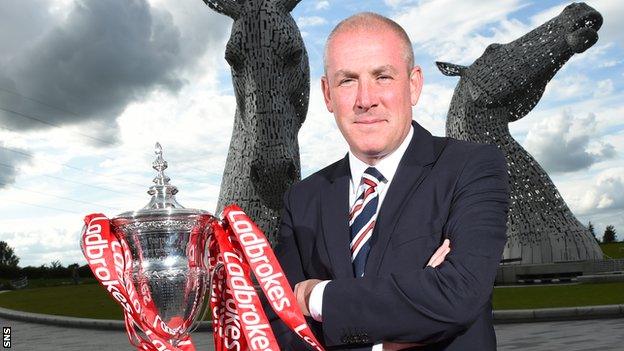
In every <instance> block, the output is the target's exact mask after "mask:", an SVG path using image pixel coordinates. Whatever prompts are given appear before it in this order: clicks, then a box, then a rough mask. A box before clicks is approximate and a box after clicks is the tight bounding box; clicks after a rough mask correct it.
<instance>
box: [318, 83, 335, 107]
mask: <svg viewBox="0 0 624 351" xmlns="http://www.w3.org/2000/svg"><path fill="white" fill-rule="evenodd" d="M321 90H322V91H323V100H325V106H326V107H327V111H329V112H330V113H334V109H333V108H332V102H331V93H330V91H329V80H328V79H327V77H326V76H322V77H321Z"/></svg>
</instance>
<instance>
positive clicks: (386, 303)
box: [273, 13, 509, 351]
mask: <svg viewBox="0 0 624 351" xmlns="http://www.w3.org/2000/svg"><path fill="white" fill-rule="evenodd" d="M422 85H423V77H422V72H421V69H420V68H419V67H418V66H416V65H414V54H413V51H412V45H411V43H410V40H409V37H408V36H407V34H406V33H405V31H404V30H403V28H401V27H400V26H399V25H398V24H396V23H395V22H394V21H392V20H390V19H388V18H386V17H383V16H380V15H377V14H374V13H361V14H357V15H354V16H352V17H349V18H347V19H345V20H344V21H342V22H340V23H339V24H338V25H337V26H336V28H335V29H334V30H333V31H332V32H331V34H330V36H329V38H328V41H327V45H326V49H325V75H324V76H323V77H322V78H321V87H322V90H323V97H324V100H325V105H326V106H327V110H328V111H329V112H330V113H333V115H334V118H335V120H336V125H337V126H338V129H339V130H340V132H341V133H342V135H343V136H344V138H345V140H346V141H347V143H348V145H349V152H348V154H347V155H345V157H344V158H343V159H341V160H339V161H337V162H335V163H333V164H331V165H330V166H328V167H326V168H324V169H322V170H320V171H318V172H316V173H314V174H313V175H311V176H310V177H308V178H306V179H304V180H302V181H301V182H299V183H297V184H295V185H293V186H292V188H291V189H290V190H289V191H288V192H287V193H286V195H285V197H284V208H285V209H284V212H283V215H282V227H281V233H280V234H281V235H280V239H279V243H278V246H277V248H276V253H277V256H278V259H279V260H280V262H281V264H282V266H283V268H284V271H285V273H286V275H287V277H288V278H289V281H290V283H291V285H292V286H295V294H296V295H297V298H298V302H299V307H300V308H301V309H302V310H303V311H304V314H306V315H308V316H310V317H311V318H312V319H313V321H311V323H312V327H313V329H314V330H315V332H316V334H317V335H318V337H319V338H320V339H321V340H322V342H323V343H324V344H325V345H326V346H327V347H328V348H330V349H332V350H334V349H335V350H343V349H344V350H371V349H373V350H382V349H384V350H400V349H414V350H420V349H426V350H462V351H465V350H481V351H482V350H494V349H496V337H495V334H494V329H493V326H492V305H491V293H492V287H493V283H494V277H495V275H496V269H497V267H498V264H499V261H500V258H501V255H502V250H503V246H504V244H505V240H506V234H505V233H506V221H507V211H508V201H509V190H508V178H507V169H506V163H505V158H504V156H503V154H502V153H501V152H500V151H499V150H498V149H497V147H495V146H493V145H483V144H476V143H470V142H465V141H458V140H454V139H451V138H442V137H434V136H432V135H431V134H430V133H429V132H428V131H427V130H425V129H424V128H423V127H421V126H420V125H419V124H418V123H416V122H415V121H413V120H412V107H413V106H414V105H415V104H416V103H417V102H418V98H419V96H420V92H421V88H422ZM449 241H450V244H449ZM273 326H274V329H275V330H276V334H277V335H278V338H279V340H280V343H281V345H282V347H283V348H284V349H287V350H300V349H305V346H304V345H303V344H301V343H300V342H299V341H298V338H297V337H296V336H295V335H294V334H293V333H290V332H288V331H285V329H284V328H283V325H281V323H280V322H279V321H276V322H274V323H273Z"/></svg>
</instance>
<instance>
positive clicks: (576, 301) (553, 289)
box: [493, 283, 624, 310]
mask: <svg viewBox="0 0 624 351" xmlns="http://www.w3.org/2000/svg"><path fill="white" fill-rule="evenodd" d="M623 292H624V283H598V284H571V285H550V286H527V287H509V288H506V287H496V288H495V289H494V297H493V304H494V309H495V310H511V309H527V308H528V309H532V308H549V307H573V306H593V305H612V304H622V303H624V293H623Z"/></svg>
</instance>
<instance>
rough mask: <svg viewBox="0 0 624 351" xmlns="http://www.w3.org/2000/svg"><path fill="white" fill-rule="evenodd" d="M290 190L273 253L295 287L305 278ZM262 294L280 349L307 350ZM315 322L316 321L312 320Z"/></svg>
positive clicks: (292, 286)
mask: <svg viewBox="0 0 624 351" xmlns="http://www.w3.org/2000/svg"><path fill="white" fill-rule="evenodd" d="M290 196H291V191H290V190H288V191H287V192H286V193H285V195H284V209H283V210H282V223H281V227H280V234H279V238H278V243H277V246H276V247H275V255H276V257H277V259H278V261H279V263H280V265H281V266H282V269H283V270H284V274H285V275H286V278H287V279H288V283H289V284H290V287H291V288H293V290H294V287H295V284H296V283H298V282H300V281H303V280H305V276H304V273H303V268H302V266H301V258H300V254H299V249H298V245H297V241H296V237H295V235H294V230H293V224H292V214H291V206H290ZM261 295H262V303H263V305H264V310H265V312H266V314H267V317H268V318H269V320H270V322H271V329H272V330H273V333H274V334H275V337H276V338H277V341H278V343H279V344H280V348H281V349H282V350H308V349H309V348H308V345H307V344H306V343H305V342H303V341H302V340H301V339H300V338H299V336H297V335H296V334H295V333H294V332H293V331H291V330H290V329H289V328H288V326H286V324H284V322H282V320H281V319H279V317H278V316H277V314H276V313H275V312H274V311H273V309H272V307H271V306H270V304H269V303H268V301H267V299H266V297H265V296H264V294H261ZM311 321H312V320H311V319H307V322H308V325H310V326H311V327H312V328H314V326H313V325H312V323H311ZM314 323H316V322H314ZM314 331H315V334H317V335H318V334H319V333H318V330H314Z"/></svg>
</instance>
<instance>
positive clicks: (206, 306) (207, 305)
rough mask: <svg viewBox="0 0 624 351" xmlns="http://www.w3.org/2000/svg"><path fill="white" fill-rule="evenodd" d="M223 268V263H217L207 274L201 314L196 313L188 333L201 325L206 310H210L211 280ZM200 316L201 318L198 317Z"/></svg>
mask: <svg viewBox="0 0 624 351" xmlns="http://www.w3.org/2000/svg"><path fill="white" fill-rule="evenodd" d="M224 267H225V265H224V264H223V262H219V263H217V264H216V265H215V267H214V269H213V270H212V272H209V273H208V292H209V294H208V296H206V297H205V300H204V301H205V302H204V306H203V310H204V311H203V312H201V313H198V314H197V315H196V317H195V319H194V320H193V323H192V324H191V328H190V329H189V331H188V333H189V334H190V333H192V332H194V331H195V330H196V329H197V328H198V327H199V324H200V323H201V321H203V320H204V318H206V313H208V310H210V299H211V298H212V280H213V279H214V276H215V275H216V274H217V272H218V271H219V270H221V269H223V268H224ZM200 316H201V317H200Z"/></svg>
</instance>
